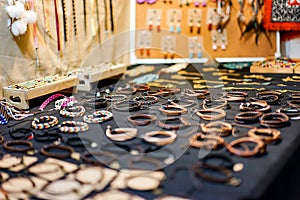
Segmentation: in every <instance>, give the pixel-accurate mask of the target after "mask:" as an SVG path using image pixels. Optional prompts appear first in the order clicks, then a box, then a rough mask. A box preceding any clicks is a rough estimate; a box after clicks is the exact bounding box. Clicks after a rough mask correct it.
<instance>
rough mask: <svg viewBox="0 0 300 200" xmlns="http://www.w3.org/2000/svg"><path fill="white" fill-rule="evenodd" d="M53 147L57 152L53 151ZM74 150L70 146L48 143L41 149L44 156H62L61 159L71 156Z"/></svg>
mask: <svg viewBox="0 0 300 200" xmlns="http://www.w3.org/2000/svg"><path fill="white" fill-rule="evenodd" d="M53 149H55V153H54V152H53V151H52V152H51V150H53ZM57 151H61V152H57ZM64 152H65V153H64ZM74 152H75V151H74V149H73V148H72V147H70V146H62V145H56V144H52V145H47V146H44V147H43V148H42V149H41V154H43V155H44V156H47V157H53V158H60V159H62V158H71V157H72V154H73V153H74Z"/></svg>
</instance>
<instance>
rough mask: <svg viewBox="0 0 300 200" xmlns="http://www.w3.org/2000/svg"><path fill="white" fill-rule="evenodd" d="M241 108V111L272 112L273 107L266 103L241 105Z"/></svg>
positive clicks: (258, 102)
mask: <svg viewBox="0 0 300 200" xmlns="http://www.w3.org/2000/svg"><path fill="white" fill-rule="evenodd" d="M239 108H240V110H241V111H257V112H268V111H269V110H271V106H270V105H269V104H268V103H267V102H265V101H255V102H248V103H241V105H240V107H239Z"/></svg>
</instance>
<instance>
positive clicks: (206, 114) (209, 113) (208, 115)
mask: <svg viewBox="0 0 300 200" xmlns="http://www.w3.org/2000/svg"><path fill="white" fill-rule="evenodd" d="M213 113H215V114H213ZM196 115H197V116H198V117H200V118H201V119H203V120H206V121H214V120H220V119H222V118H224V117H225V116H226V113H225V111H224V110H221V109H206V110H199V111H198V112H196Z"/></svg>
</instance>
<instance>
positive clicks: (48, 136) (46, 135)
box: [34, 130, 62, 142]
mask: <svg viewBox="0 0 300 200" xmlns="http://www.w3.org/2000/svg"><path fill="white" fill-rule="evenodd" d="M54 131H55V132H54ZM54 131H53V132H52V130H51V132H50V130H46V131H44V132H43V133H35V134H34V139H35V140H36V141H37V142H53V141H58V140H62V135H61V134H59V133H57V130H54Z"/></svg>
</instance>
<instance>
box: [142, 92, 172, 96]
mask: <svg viewBox="0 0 300 200" xmlns="http://www.w3.org/2000/svg"><path fill="white" fill-rule="evenodd" d="M169 95H170V93H169V92H159V91H148V92H147V96H155V97H157V96H164V97H165V96H169Z"/></svg>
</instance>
